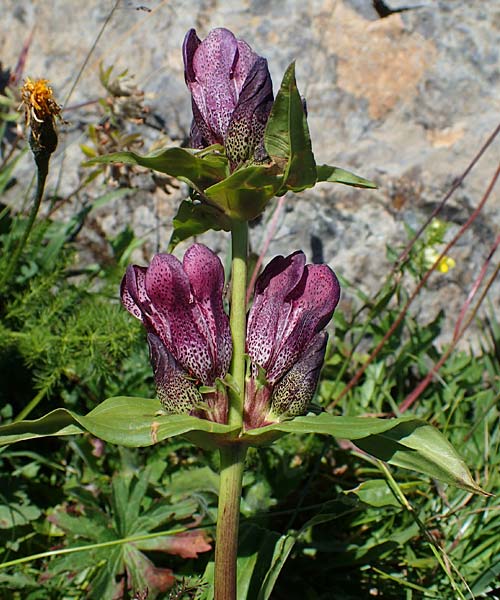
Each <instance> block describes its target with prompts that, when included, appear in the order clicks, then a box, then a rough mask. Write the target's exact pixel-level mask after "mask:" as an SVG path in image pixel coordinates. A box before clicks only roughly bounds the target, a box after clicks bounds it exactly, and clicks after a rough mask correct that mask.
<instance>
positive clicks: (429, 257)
mask: <svg viewBox="0 0 500 600" xmlns="http://www.w3.org/2000/svg"><path fill="white" fill-rule="evenodd" d="M439 254H440V252H438V251H437V250H436V248H431V247H428V248H425V250H424V266H425V268H426V269H430V268H431V267H432V265H433V264H434V263H435V262H436V260H437V259H438V257H439ZM455 264H456V263H455V261H454V259H453V258H451V256H448V255H446V254H445V255H444V256H443V258H442V259H441V260H440V261H439V263H438V264H437V266H436V270H437V271H439V272H440V273H448V271H449V270H450V269H453V268H454V267H455Z"/></svg>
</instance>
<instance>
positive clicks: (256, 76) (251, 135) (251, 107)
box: [225, 58, 273, 168]
mask: <svg viewBox="0 0 500 600" xmlns="http://www.w3.org/2000/svg"><path fill="white" fill-rule="evenodd" d="M272 106H273V87H272V83H271V76H270V75H269V69H268V68H267V60H266V59H265V58H258V59H257V60H256V61H255V62H254V64H253V66H252V68H251V69H250V71H249V73H248V75H247V78H246V79H245V82H244V84H243V87H242V89H241V93H240V95H239V98H238V103H237V104H236V106H235V108H234V111H233V114H232V115H231V120H230V123H229V127H228V130H227V135H226V141H225V147H226V154H227V157H228V158H229V161H230V162H231V164H232V167H233V168H234V167H235V166H237V165H238V164H240V163H242V162H244V161H246V160H248V159H249V158H251V156H252V155H255V158H256V160H263V159H264V158H265V157H266V156H267V153H266V151H265V148H264V131H265V128H266V123H267V119H268V118H269V114H270V112H271V108H272Z"/></svg>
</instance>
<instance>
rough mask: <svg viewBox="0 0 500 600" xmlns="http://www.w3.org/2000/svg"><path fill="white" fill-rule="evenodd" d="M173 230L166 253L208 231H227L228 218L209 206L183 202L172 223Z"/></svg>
mask: <svg viewBox="0 0 500 600" xmlns="http://www.w3.org/2000/svg"><path fill="white" fill-rule="evenodd" d="M173 225H174V230H173V231H172V235H171V237H170V242H169V245H168V252H172V251H173V249H174V248H175V247H176V246H177V244H179V243H180V242H182V241H184V240H187V239H188V238H190V237H191V236H193V235H200V234H201V233H205V231H208V230H209V229H214V230H215V231H220V230H221V229H224V230H225V231H229V230H230V229H231V225H230V223H229V220H228V218H227V217H226V216H225V215H224V213H222V212H221V211H220V210H217V209H216V208H215V207H214V206H210V205H209V204H194V203H193V202H191V201H189V200H184V201H183V202H181V205H180V206H179V210H178V211H177V214H176V215H175V217H174V221H173Z"/></svg>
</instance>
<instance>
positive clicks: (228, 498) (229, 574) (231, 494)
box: [215, 221, 248, 600]
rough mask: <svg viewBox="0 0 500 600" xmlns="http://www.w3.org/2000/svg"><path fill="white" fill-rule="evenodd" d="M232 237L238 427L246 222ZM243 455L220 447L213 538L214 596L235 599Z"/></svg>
mask: <svg viewBox="0 0 500 600" xmlns="http://www.w3.org/2000/svg"><path fill="white" fill-rule="evenodd" d="M231 239H232V269H231V275H232V277H231V285H232V287H231V314H230V324H231V335H232V338H233V357H232V361H231V375H232V376H233V379H234V383H235V384H236V386H237V388H238V392H237V393H231V394H230V404H229V415H228V422H229V423H230V424H231V425H239V426H240V427H241V426H242V424H243V404H244V400H245V340H246V328H247V327H246V318H247V316H246V313H247V307H246V284H247V255H248V224H247V223H246V222H241V221H235V222H234V223H233V228H232V232H231ZM245 455H246V446H244V445H242V444H239V443H234V444H231V445H229V446H224V447H222V448H221V449H220V462H221V466H220V468H221V471H220V487H219V508H218V512H217V539H216V542H215V600H236V593H237V590H236V580H237V570H236V560H237V558H238V528H239V520H240V501H241V484H242V480H243V470H244V466H245Z"/></svg>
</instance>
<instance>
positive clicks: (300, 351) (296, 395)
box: [244, 252, 340, 428]
mask: <svg viewBox="0 0 500 600" xmlns="http://www.w3.org/2000/svg"><path fill="white" fill-rule="evenodd" d="M339 296H340V286H339V283H338V280H337V278H336V276H335V274H334V272H333V271H332V270H331V269H330V268H329V267H328V266H327V265H306V264H305V256H304V254H303V252H295V253H294V254H291V255H290V256H287V257H286V258H285V257H283V256H278V257H276V258H275V259H273V260H272V261H271V262H270V263H269V265H268V266H267V267H266V268H265V269H264V271H263V273H262V274H261V276H260V277H259V278H258V279H257V282H256V285H255V293H254V301H253V305H252V308H251V310H250V314H249V318H248V326H247V352H248V354H249V356H250V358H251V359H252V363H253V368H252V372H251V376H250V378H249V380H248V381H247V388H246V399H245V415H244V422H245V425H246V426H247V427H249V428H251V427H259V426H262V425H263V424H266V423H268V422H275V421H276V420H280V419H283V418H289V417H293V416H297V415H299V414H303V413H304V411H305V409H306V407H307V405H308V403H309V402H310V401H311V398H312V396H313V394H314V391H315V389H316V385H317V383H318V378H319V373H320V370H321V365H322V364H323V359H324V354H325V348H326V341H327V334H326V333H324V332H322V331H321V330H322V329H323V328H324V327H325V325H326V324H327V323H328V321H329V320H330V318H331V317H332V314H333V311H334V309H335V307H336V305H337V303H338V301H339ZM256 365H258V366H260V367H261V368H262V369H264V371H265V379H264V381H263V382H262V381H260V379H261V378H260V377H259V376H258V368H257V367H256Z"/></svg>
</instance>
